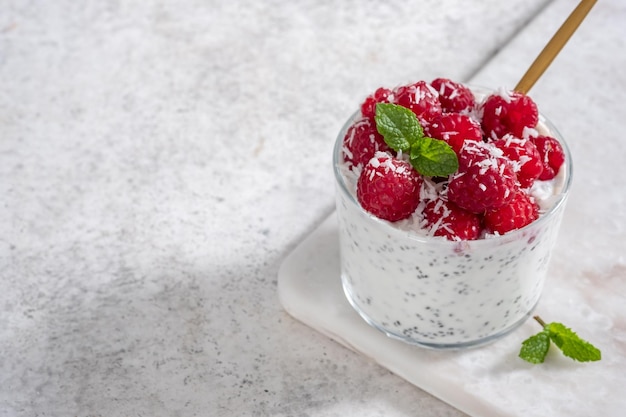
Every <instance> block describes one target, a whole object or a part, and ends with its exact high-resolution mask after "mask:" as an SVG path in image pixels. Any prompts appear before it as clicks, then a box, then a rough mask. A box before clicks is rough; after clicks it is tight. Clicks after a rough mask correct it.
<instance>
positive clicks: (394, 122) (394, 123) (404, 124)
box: [374, 103, 424, 152]
mask: <svg viewBox="0 0 626 417" xmlns="http://www.w3.org/2000/svg"><path fill="white" fill-rule="evenodd" d="M374 120H375V121H376V129H377V130H378V133H380V134H381V135H382V136H383V138H384V139H385V143H386V144H387V145H388V146H389V147H390V148H391V149H393V150H395V151H400V150H401V151H403V152H407V151H408V150H409V149H411V145H412V144H413V143H414V142H416V141H417V140H418V139H419V138H421V137H422V136H424V130H423V129H422V125H421V124H420V122H419V120H417V116H415V113H413V112H412V111H411V110H409V109H407V108H406V107H402V106H399V105H397V104H391V103H378V104H376V115H375V116H374Z"/></svg>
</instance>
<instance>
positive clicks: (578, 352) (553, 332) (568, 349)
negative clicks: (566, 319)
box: [546, 323, 602, 362]
mask: <svg viewBox="0 0 626 417" xmlns="http://www.w3.org/2000/svg"><path fill="white" fill-rule="evenodd" d="M546 329H547V330H548V331H549V332H550V339H551V340H552V341H553V342H554V344H555V345H557V347H558V348H559V349H561V351H562V352H563V354H564V355H565V356H567V357H569V358H572V359H574V360H576V361H579V362H592V361H599V360H600V359H602V353H601V352H600V350H599V349H598V348H596V347H595V346H593V345H592V344H591V343H589V342H587V341H585V340H583V339H581V338H580V337H578V335H577V334H576V333H574V332H573V331H572V330H571V329H569V328H567V327H565V326H564V325H563V324H561V323H550V324H548V325H547V326H546Z"/></svg>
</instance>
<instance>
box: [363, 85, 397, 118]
mask: <svg viewBox="0 0 626 417" xmlns="http://www.w3.org/2000/svg"><path fill="white" fill-rule="evenodd" d="M391 94H392V93H391V90H389V89H387V88H383V87H380V88H379V89H378V90H376V91H375V92H374V94H372V95H370V96H368V97H367V98H366V99H365V101H364V102H363V104H361V114H363V117H367V118H370V119H372V120H374V116H376V104H378V103H389V98H390V96H391Z"/></svg>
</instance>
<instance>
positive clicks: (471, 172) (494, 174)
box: [448, 141, 518, 214]
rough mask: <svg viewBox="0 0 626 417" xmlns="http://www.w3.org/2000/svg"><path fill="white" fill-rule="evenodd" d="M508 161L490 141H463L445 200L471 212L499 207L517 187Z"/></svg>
mask: <svg viewBox="0 0 626 417" xmlns="http://www.w3.org/2000/svg"><path fill="white" fill-rule="evenodd" d="M517 188H518V187H517V184H516V176H515V172H514V171H513V167H512V166H511V162H510V161H509V160H508V159H506V158H504V157H503V154H502V151H501V150H499V149H498V148H496V147H495V146H494V145H493V144H491V143H484V142H470V141H468V142H466V143H465V145H464V146H463V149H462V150H461V153H460V154H459V170H458V172H457V173H455V174H453V175H452V176H451V177H450V182H449V183H448V200H450V201H452V202H453V203H456V204H457V205H458V206H459V207H461V208H463V209H465V210H468V211H471V212H472V213H477V214H480V213H483V212H484V211H485V210H487V209H493V208H498V207H502V206H503V205H505V204H506V203H508V202H509V201H510V200H511V198H513V194H514V192H515V190H516V189H517Z"/></svg>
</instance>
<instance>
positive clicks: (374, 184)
mask: <svg viewBox="0 0 626 417" xmlns="http://www.w3.org/2000/svg"><path fill="white" fill-rule="evenodd" d="M421 185H422V177H421V176H420V175H419V174H418V173H417V171H415V169H413V167H412V166H411V164H409V163H408V162H406V161H402V160H399V159H395V158H392V157H391V156H390V155H387V154H383V153H378V154H376V156H375V157H374V158H372V159H371V160H370V161H369V162H368V163H367V165H365V168H363V171H362V172H361V175H360V176H359V179H358V181H357V190H356V195H357V199H358V200H359V203H361V206H362V207H363V208H364V209H365V210H366V211H368V212H370V213H372V214H373V215H374V216H376V217H378V218H381V219H384V220H388V221H390V222H395V221H397V220H402V219H406V218H407V217H409V216H410V215H411V214H412V213H413V212H414V211H415V209H416V208H417V205H418V204H419V190H420V187H421Z"/></svg>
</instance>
